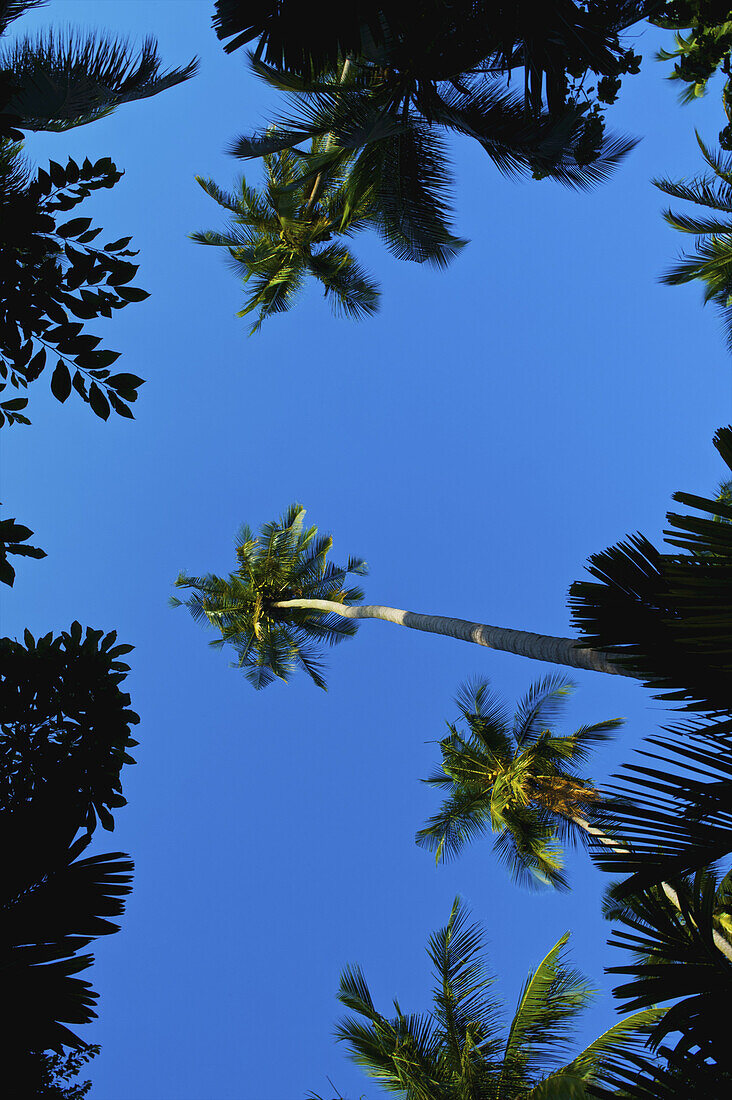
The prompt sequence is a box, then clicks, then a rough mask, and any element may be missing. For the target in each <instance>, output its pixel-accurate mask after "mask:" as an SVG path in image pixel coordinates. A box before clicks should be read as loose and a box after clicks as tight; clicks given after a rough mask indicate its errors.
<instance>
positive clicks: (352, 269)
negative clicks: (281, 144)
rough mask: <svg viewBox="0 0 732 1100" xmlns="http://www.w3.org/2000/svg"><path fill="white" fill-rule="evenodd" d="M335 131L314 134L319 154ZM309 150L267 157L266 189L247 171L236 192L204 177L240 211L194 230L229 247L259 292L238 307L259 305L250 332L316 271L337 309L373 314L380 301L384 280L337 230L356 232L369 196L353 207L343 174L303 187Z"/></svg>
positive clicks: (201, 239)
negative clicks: (222, 224) (224, 224)
mask: <svg viewBox="0 0 732 1100" xmlns="http://www.w3.org/2000/svg"><path fill="white" fill-rule="evenodd" d="M326 141H327V139H322V140H320V139H319V140H314V141H313V142H312V146H311V155H312V156H313V157H317V156H318V155H319V154H320V153H321V152H322V149H323V146H324V145H325V144H326ZM303 159H304V158H303V157H302V156H299V155H297V154H295V153H294V152H292V151H290V150H287V149H284V150H282V151H279V152H273V153H268V154H267V155H266V156H265V157H264V158H263V160H264V168H265V178H266V186H265V189H264V191H263V192H259V191H256V190H254V189H253V188H251V187H248V186H247V183H246V180H245V179H244V178H243V177H242V179H241V181H240V183H239V185H238V187H237V190H236V192H234V193H229V192H225V191H222V190H221V188H219V187H218V186H217V185H216V184H215V183H214V182H213V180H204V179H201V177H199V176H197V177H196V178H197V180H198V182H199V183H200V185H201V187H202V188H203V189H204V191H205V192H206V194H207V195H210V196H211V198H213V199H215V200H216V202H217V203H218V204H219V206H222V207H223V208H224V209H225V210H228V211H230V213H231V214H232V215H233V217H232V218H231V222H230V227H229V229H228V230H227V231H226V232H225V233H218V232H213V231H211V230H207V231H205V232H200V233H193V234H192V239H193V240H194V241H197V242H198V243H199V244H207V245H214V246H217V247H220V248H225V249H227V251H228V253H229V256H230V258H231V264H232V267H233V268H234V270H235V271H236V272H237V274H239V275H241V276H242V278H243V280H244V282H247V281H248V280H249V279H252V281H253V289H252V292H251V294H250V296H249V298H248V299H247V302H246V304H245V306H244V308H243V309H242V310H240V312H239V313H238V314H237V316H239V317H244V316H246V314H248V313H251V312H253V311H254V310H257V311H258V316H257V320H256V322H255V324H254V325H252V328H251V329H250V333H254V332H256V331H257V330H258V329H259V328H260V327H261V324H262V322H263V321H264V320H265V319H266V318H267V317H270V316H272V315H273V314H275V313H281V312H283V311H284V310H287V309H289V308H290V307H291V306H292V304H293V301H294V299H295V297H296V295H297V293H298V291H299V290H300V289H301V288H302V285H303V283H304V281H305V279H306V278H307V277H308V276H311V277H312V278H314V279H316V280H317V281H318V282H319V283H320V284H321V285H322V287H323V291H324V293H325V296H326V298H329V299H330V301H331V302H332V304H333V307H334V309H335V310H336V311H338V310H340V311H342V312H343V313H345V314H347V315H349V316H351V317H354V318H360V317H366V316H370V315H371V314H373V313H375V312H376V310H377V308H378V300H379V291H378V287H377V285H376V283H375V282H374V281H373V280H372V279H370V278H369V276H368V275H367V274H366V273H365V272H364V271H363V270H362V268H360V267H359V265H358V264H357V262H356V260H355V259H354V257H353V255H352V254H351V252H350V251H349V249H348V248H346V247H345V245H343V244H339V243H336V242H335V241H334V240H333V238H334V237H340V236H344V237H347V236H351V235H353V233H355V232H357V231H358V230H359V229H362V228H364V227H365V226H367V225H368V224H369V221H370V213H371V212H370V209H369V205H368V202H361V203H360V204H358V205H357V206H356V207H355V208H350V209H349V208H348V207H347V203H346V189H345V185H344V178H343V174H342V173H341V174H340V175H331V176H330V177H329V178H327V179H324V178H322V177H320V178H317V179H316V181H315V183H313V181H312V179H311V180H310V185H309V187H307V188H306V189H303V188H302V187H298V186H297V184H298V181H299V180H300V179H301V177H302V175H303Z"/></svg>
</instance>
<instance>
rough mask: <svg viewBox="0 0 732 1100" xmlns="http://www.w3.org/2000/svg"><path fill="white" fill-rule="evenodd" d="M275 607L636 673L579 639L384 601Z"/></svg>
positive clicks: (620, 673)
mask: <svg viewBox="0 0 732 1100" xmlns="http://www.w3.org/2000/svg"><path fill="white" fill-rule="evenodd" d="M272 606H273V607H282V608H285V607H297V608H302V609H304V610H307V609H311V610H313V611H322V612H324V613H325V614H328V615H340V617H341V618H342V619H381V620H383V622H386V623H396V624H398V625H399V626H409V627H411V628H412V630H424V631H426V632H427V633H428V634H444V635H445V636H446V637H448V638H458V639H459V640H460V641H463V642H475V644H476V645H482V646H486V647H487V648H488V649H498V650H501V651H502V652H504V653H517V654H519V656H521V657H529V658H530V659H531V660H534V661H549V662H550V663H551V664H554V665H569V666H570V667H571V668H584V669H587V670H588V671H590V672H607V673H611V674H613V675H616V676H634V675H635V673H633V672H629V671H628V670H627V669H624V668H621V667H620V666H619V665H616V664H613V662H612V661H611V660H610V659H609V658H608V657H607V656H606V655H605V654H604V653H601V652H600V651H599V650H597V649H582V648H580V646H579V643H578V641H577V639H576V638H554V637H552V636H551V635H549V634H531V633H529V632H528V631H526V630H509V629H508V628H506V627H502V626H487V625H486V624H485V623H471V622H468V621H467V620H466V619H452V618H448V617H447V616H445V615H421V614H419V613H418V612H416V611H401V610H399V608H396V607H382V606H381V605H380V604H369V605H366V606H355V607H351V606H349V605H348V604H344V603H335V601H333V600H279V601H278V602H277V603H274V604H273V605H272Z"/></svg>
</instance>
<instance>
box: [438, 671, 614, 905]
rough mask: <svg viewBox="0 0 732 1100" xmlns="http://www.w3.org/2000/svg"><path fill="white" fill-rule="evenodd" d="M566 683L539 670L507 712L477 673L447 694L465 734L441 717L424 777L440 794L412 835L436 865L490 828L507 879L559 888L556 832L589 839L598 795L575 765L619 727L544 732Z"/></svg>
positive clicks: (565, 694) (609, 723) (561, 882)
mask: <svg viewBox="0 0 732 1100" xmlns="http://www.w3.org/2000/svg"><path fill="white" fill-rule="evenodd" d="M572 687H573V685H572V684H571V683H570V682H569V681H568V680H566V679H565V678H564V677H562V676H557V675H550V676H546V677H545V678H544V679H543V680H541V681H538V682H536V683H534V684H533V685H532V686H531V688H530V689H529V691H528V692H527V694H526V695H525V696H524V698H523V699H522V700H521V701H520V702H519V704H518V706H517V708H516V712H515V714H514V715H513V717H510V716H509V714H508V713H507V711H506V709H505V706H504V704H503V703H502V701H501V700H500V699H499V698H497V697H496V696H495V695H492V694H491V692H490V690H489V687H488V682H487V681H486V680H478V681H475V682H471V683H467V684H465V685H463V686H462V688H461V689H460V691H459V693H458V696H457V699H456V702H457V706H458V710H459V712H460V718H461V719H462V720H463V722H464V723H465V727H466V729H465V732H463V731H461V729H459V728H458V725H457V724H453V723H451V722H448V724H447V726H448V730H449V735H448V736H447V737H445V738H444V739H443V740H442V741H441V742H440V749H441V752H442V766H441V768H440V769H439V770H438V771H437V772H436V773H435V774H434V775H432V776H430V778H429V779H426V780H425V781H424V782H426V783H429V784H431V785H433V786H437V787H440V788H442V789H444V790H447V791H448V792H449V793H448V797H447V798H446V800H445V802H444V803H443V805H442V807H441V809H440V811H439V812H438V813H437V814H436V815H435V816H434V817H432V818H430V821H429V823H428V825H427V826H425V828H424V829H420V831H419V832H418V833H417V843H418V844H420V845H421V846H422V847H425V848H428V849H430V850H431V851H433V852H434V853H435V858H436V861H437V862H438V863H439V862H440V861H441V860H445V859H449V858H452V857H454V856H456V855H458V854H459V852H460V851H461V850H462V849H463V847H464V846H465V845H466V844H467V843H468V842H469V841H470V840H472V839H474V838H475V837H477V836H480V835H482V834H483V833H485V832H486V831H491V832H493V833H495V834H497V838H496V840H495V843H494V849H495V851H496V853H497V854H498V856H499V858H500V859H501V861H502V862H503V863H505V864H507V866H508V867H509V868H510V870H511V872H512V874H513V876H514V878H516V879H517V880H519V881H522V882H525V883H528V884H531V883H532V882H536V881H537V880H538V881H539V882H541V883H544V884H547V883H548V884H550V885H552V886H555V887H559V888H562V889H566V888H567V880H566V878H565V876H564V874H563V872H562V862H563V861H562V853H561V849H560V848H559V847H558V845H557V840H558V839H570V840H574V839H580V840H582V841H583V842H584V843H587V844H589V843H590V842H591V841H592V839H593V833H595V834H596V829H595V828H594V827H593V825H592V822H593V821H594V820H595V819H597V817H598V810H599V809H600V805H601V802H602V799H601V797H600V794H599V793H598V791H597V789H596V787H595V784H594V782H593V780H592V779H590V778H589V777H588V776H586V775H584V774H581V773H580V772H578V771H577V768H578V766H581V765H583V764H584V763H585V762H586V761H587V759H588V757H589V755H590V753H591V751H592V749H593V748H594V747H595V746H596V745H597V744H599V743H601V742H602V741H606V740H607V739H608V738H609V737H611V736H612V734H613V733H614V731H615V730H617V729H618V728H619V727H620V726H621V725H622V719H620V718H612V719H608V720H607V721H605V722H597V723H594V724H593V725H589V726H582V727H580V729H578V730H575V732H574V733H570V734H556V733H554V732H553V729H554V719H555V717H556V716H558V715H559V713H560V711H561V708H562V704H563V702H564V701H565V700H566V699H567V697H568V695H569V694H570V693H571V691H572ZM591 830H592V831H591Z"/></svg>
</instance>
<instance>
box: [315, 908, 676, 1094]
mask: <svg viewBox="0 0 732 1100" xmlns="http://www.w3.org/2000/svg"><path fill="white" fill-rule="evenodd" d="M567 938H568V937H567V936H563V937H562V939H561V940H560V941H559V943H557V944H556V945H555V946H554V947H553V948H552V950H551V951H550V952H549V954H548V955H547V956H546V958H545V959H544V960H543V961H542V962H541V963H540V965H539V967H538V968H537V969H536V971H535V972H533V973H532V974H530V975H529V977H528V980H527V982H526V985H525V986H524V989H523V991H522V994H521V997H520V1000H519V1004H518V1007H517V1010H516V1013H515V1016H514V1018H513V1020H512V1022H511V1023H510V1025H509V1028H508V1029H506V1028H505V1027H504V1026H503V1025H502V1016H503V1013H502V1011H501V1006H500V1005H499V1004H498V1002H497V1001H496V1000H495V998H494V995H493V992H492V982H493V979H492V978H491V976H490V973H489V972H488V969H487V967H486V965H485V960H484V958H483V943H482V933H481V929H480V928H479V926H477V925H472V924H470V923H469V913H468V911H467V909H466V908H465V906H464V905H463V903H462V902H461V900H460V899H459V898H456V899H455V902H454V904H453V908H452V912H451V914H450V919H449V921H448V923H447V925H446V926H445V927H444V928H441V929H439V930H438V931H436V932H435V933H434V934H433V935H432V936H431V937H430V940H429V945H428V954H429V956H430V959H431V961H432V964H433V968H434V969H433V972H434V977H435V986H434V993H433V1007H432V1009H431V1011H430V1012H426V1013H422V1014H418V1015H407V1014H405V1013H404V1012H403V1011H402V1009H401V1007H400V1005H399V1002H398V1001H396V1000H395V1001H394V1014H393V1015H392V1016H390V1017H388V1018H387V1017H386V1016H383V1015H382V1014H381V1013H380V1012H379V1011H378V1010H377V1009H376V1007H375V1005H374V1001H373V998H372V996H371V993H370V992H369V989H368V986H367V984H366V980H365V978H364V976H363V973H362V971H361V970H360V968H359V967H354V966H351V967H348V968H347V969H346V970H345V971H344V972H343V974H342V977H341V985H340V991H339V993H338V998H339V1000H340V1001H341V1003H342V1004H343V1005H344V1006H345V1007H346V1008H347V1009H349V1010H350V1012H351V1013H352V1015H349V1016H347V1017H346V1018H345V1019H343V1020H341V1021H340V1022H339V1024H338V1026H337V1028H336V1037H337V1038H338V1039H339V1040H340V1041H341V1042H344V1043H345V1044H346V1046H347V1049H348V1054H349V1057H350V1058H351V1059H352V1060H353V1061H354V1062H355V1063H356V1064H357V1065H360V1066H361V1067H363V1069H364V1070H365V1071H366V1073H367V1074H368V1075H369V1076H370V1077H372V1078H374V1079H375V1080H376V1081H377V1082H378V1083H379V1084H380V1085H381V1086H382V1087H383V1088H384V1089H386V1090H387V1091H389V1092H395V1093H398V1094H399V1095H400V1096H401V1097H403V1098H405V1100H513V1098H514V1097H519V1096H520V1097H524V1098H527V1100H528V1098H529V1097H530V1098H531V1100H585V1098H586V1097H587V1096H589V1095H590V1092H589V1091H587V1090H586V1089H585V1085H590V1084H594V1083H597V1082H600V1081H602V1080H604V1074H605V1072H606V1071H607V1070H608V1068H609V1066H610V1064H611V1063H612V1064H613V1065H614V1066H615V1067H618V1068H619V1067H621V1066H622V1065H623V1061H622V1059H623V1056H624V1055H626V1056H627V1058H628V1059H629V1060H630V1059H632V1058H633V1057H634V1056H635V1057H637V1056H638V1052H639V1051H640V1050H641V1049H642V1044H643V1043H644V1041H645V1039H646V1036H647V1031H648V1026H649V1022H651V1021H653V1022H655V1021H656V1020H657V1019H658V1018H659V1016H660V1014H659V1013H650V1012H641V1013H639V1014H637V1015H636V1016H634V1017H631V1019H629V1020H625V1021H620V1022H619V1023H618V1024H616V1025H615V1026H614V1027H612V1028H610V1029H609V1030H608V1031H607V1032H605V1034H604V1035H601V1036H600V1037H599V1038H598V1039H596V1040H595V1042H594V1043H591V1044H590V1045H589V1046H588V1047H586V1048H585V1050H584V1051H582V1053H580V1054H579V1055H576V1056H575V1058H574V1059H573V1061H571V1062H569V1064H567V1065H562V1061H563V1059H564V1058H566V1057H567V1055H568V1050H567V1048H568V1046H569V1044H570V1042H571V1039H572V1035H573V1032H574V1028H575V1026H576V1022H577V1019H578V1017H579V1016H580V1014H581V1012H582V1010H583V1009H584V1008H585V1006H586V1004H587V1002H588V1000H589V998H590V990H589V987H588V985H587V983H586V981H585V980H584V978H583V977H582V976H581V975H580V974H578V973H577V972H576V971H575V970H573V969H572V968H571V967H570V966H569V965H568V962H567V959H566V958H565V956H564V953H563V948H564V946H565V944H566V941H567ZM647 1064H648V1065H649V1066H650V1065H652V1061H651V1059H650V1058H649V1059H648V1063H647Z"/></svg>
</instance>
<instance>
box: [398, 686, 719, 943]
mask: <svg viewBox="0 0 732 1100" xmlns="http://www.w3.org/2000/svg"><path fill="white" fill-rule="evenodd" d="M571 689H572V685H571V684H570V683H569V682H568V681H567V680H565V679H563V678H562V677H559V676H547V677H545V678H544V679H543V680H542V681H540V682H538V683H535V684H533V685H532V687H531V688H530V689H529V691H528V692H527V694H526V695H525V696H524V698H523V699H522V700H521V702H520V703H519V705H518V707H517V708H516V713H515V714H514V715H513V717H512V718H509V716H508V714H507V712H506V710H505V708H504V706H503V704H502V702H501V701H500V700H499V699H498V698H496V697H495V696H493V695H491V694H490V692H489V689H488V683H487V681H485V680H479V681H476V682H474V683H468V684H466V685H464V686H463V687H462V688H461V690H460V693H459V694H458V697H457V700H456V702H457V705H458V708H459V710H460V715H461V718H462V719H463V721H464V723H465V726H466V727H467V730H466V731H465V732H462V731H461V730H460V729H459V728H458V726H457V725H455V724H451V723H448V729H449V731H450V733H449V736H448V737H446V738H444V739H443V740H442V741H441V742H440V748H441V751H442V767H441V768H440V770H439V771H437V772H436V773H435V774H434V775H432V776H430V778H428V779H426V780H425V782H426V783H429V784H431V785H434V786H437V787H440V788H442V789H446V790H447V791H448V792H449V793H448V797H447V798H446V800H445V802H444V803H443V805H442V807H441V808H440V810H439V812H438V813H437V814H435V815H434V817H432V818H430V820H429V822H428V824H427V825H426V826H425V828H423V829H420V830H419V832H418V833H417V837H416V839H417V843H418V844H420V845H421V846H422V847H425V848H428V849H430V850H431V851H433V852H435V858H436V861H437V862H438V863H439V862H440V860H444V859H448V858H452V857H455V856H456V855H458V854H459V853H460V852H461V851H462V849H463V848H464V847H465V845H466V844H467V843H469V842H470V841H471V840H474V839H475V838H476V837H479V836H481V835H483V834H484V833H485V832H486V831H488V830H490V831H492V832H493V833H496V834H497V838H496V840H495V843H494V850H495V851H496V853H497V855H498V857H499V859H500V860H501V861H502V862H503V863H504V864H506V866H507V867H508V868H509V870H510V871H511V874H512V875H513V877H514V879H516V880H517V881H519V882H523V883H525V884H528V885H531V884H535V883H537V882H538V883H542V884H545V885H550V886H553V887H555V888H558V889H566V888H567V885H568V884H567V880H566V878H565V876H564V874H563V872H562V864H563V859H562V851H561V848H560V846H559V843H558V842H559V841H561V840H565V841H569V842H573V841H579V842H580V843H583V844H585V845H586V846H589V845H591V844H593V845H595V846H596V845H598V844H599V845H602V846H603V847H604V848H605V849H609V850H610V852H611V856H612V855H614V856H615V857H617V858H616V859H615V861H614V864H613V866H614V868H615V869H617V868H618V866H619V867H620V868H623V864H624V862H625V860H628V865H630V864H631V861H633V859H634V853H633V852H632V851H631V850H630V849H629V848H628V846H627V842H626V841H625V840H619V839H617V838H616V837H615V836H613V835H612V834H611V833H610V832H608V830H607V828H606V827H605V825H606V821H607V818H608V816H609V814H608V812H607V810H608V806H607V804H606V802H605V799H604V798H603V796H602V795H601V794H600V792H599V791H598V790H597V788H596V787H595V784H594V781H593V780H592V779H590V778H589V777H588V776H587V775H584V774H580V773H578V771H577V765H582V764H584V763H586V761H587V759H588V757H589V755H590V753H591V751H592V750H593V748H594V747H595V746H596V745H597V744H599V743H601V742H603V741H606V740H607V739H608V738H609V737H611V736H612V734H613V733H614V731H615V730H616V729H618V727H619V726H620V725H621V719H618V718H612V719H608V720H606V721H604V722H597V723H595V724H593V725H589V726H581V727H580V728H579V729H578V730H575V732H574V733H571V734H567V735H557V734H555V733H554V732H553V725H554V718H555V716H556V715H558V714H559V713H560V711H561V707H562V704H563V703H564V701H565V700H566V698H567V696H568V695H569V693H570V691H571ZM651 774H653V773H651ZM656 774H657V773H656ZM605 862H609V860H608V859H606V860H605ZM637 862H638V861H637V859H636V860H635V864H634V866H637ZM673 881H674V882H675V881H676V880H675V879H674V880H673ZM659 885H660V887H661V889H662V890H663V892H664V894H665V896H666V898H667V899H668V900H669V901H670V903H671V904H672V905H673V906H675V907H676V909H677V910H680V909H681V903H680V901H679V895H678V890H677V888H676V886H675V885H671V884H670V883H668V882H661V883H660V884H659ZM725 931H727V929H725ZM713 942H714V944H715V946H716V947H717V948H718V949H719V950H720V951H721V952H722V954H723V955H725V957H726V958H727V959H728V960H730V961H732V943H730V941H729V940H728V939H727V937H726V935H725V934H723V932H720V931H719V929H716V928H715V930H714V933H713Z"/></svg>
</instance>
